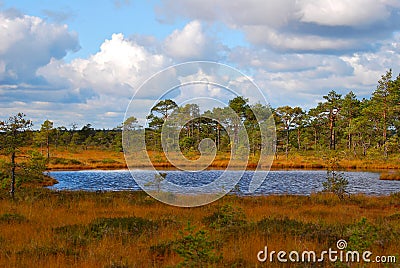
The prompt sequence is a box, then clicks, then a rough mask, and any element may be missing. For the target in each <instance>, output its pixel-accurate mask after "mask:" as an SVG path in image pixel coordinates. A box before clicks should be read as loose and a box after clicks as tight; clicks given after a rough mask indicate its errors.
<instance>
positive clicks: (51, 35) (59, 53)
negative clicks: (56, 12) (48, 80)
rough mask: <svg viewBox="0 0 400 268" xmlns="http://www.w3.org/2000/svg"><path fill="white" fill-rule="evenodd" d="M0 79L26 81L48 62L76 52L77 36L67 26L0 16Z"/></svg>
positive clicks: (19, 17) (38, 20) (27, 17)
mask: <svg viewBox="0 0 400 268" xmlns="http://www.w3.org/2000/svg"><path fill="white" fill-rule="evenodd" d="M0 40H1V42H0V79H1V80H2V81H3V82H5V81H7V82H12V81H29V80H32V79H35V78H36V70H37V69H38V68H39V67H41V66H43V65H45V64H47V63H48V62H49V61H50V59H51V58H55V59H61V58H63V57H64V56H65V55H66V54H67V52H68V51H75V50H77V49H79V43H78V35H77V34H76V33H74V32H71V31H69V30H68V27H67V26H66V25H58V24H49V23H47V22H46V21H44V20H42V19H41V18H39V17H34V16H27V15H20V14H18V13H16V12H2V13H0Z"/></svg>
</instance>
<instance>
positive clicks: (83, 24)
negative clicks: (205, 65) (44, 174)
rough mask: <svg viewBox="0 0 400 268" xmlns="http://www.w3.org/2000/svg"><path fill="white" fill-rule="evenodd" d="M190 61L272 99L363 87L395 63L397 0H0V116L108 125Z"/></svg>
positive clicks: (308, 98)
mask: <svg viewBox="0 0 400 268" xmlns="http://www.w3.org/2000/svg"><path fill="white" fill-rule="evenodd" d="M188 61H211V62H217V63H222V64H226V65H228V66H232V67H234V68H236V69H237V70H239V71H240V72H242V73H243V74H245V75H247V76H248V77H249V78H250V79H251V80H252V81H253V82H254V83H255V84H256V85H257V86H258V87H259V88H260V90H261V91H262V92H263V93H264V94H265V96H266V98H267V100H268V102H269V103H270V104H271V106H272V107H278V106H284V105H290V106H301V107H303V108H304V109H309V108H312V107H315V106H316V105H317V103H318V102H320V101H322V100H323V98H322V96H323V95H326V94H327V93H328V92H329V91H331V90H336V91H337V92H339V93H341V94H343V95H345V94H347V93H348V92H349V91H350V90H352V91H353V92H354V93H355V94H356V95H357V96H358V97H359V98H362V97H369V96H370V94H371V93H372V92H373V91H374V90H375V88H376V85H377V81H378V80H379V78H380V76H381V75H383V74H384V73H385V72H386V71H387V70H388V69H392V70H393V73H394V76H397V75H398V74H399V72H400V0H280V1H272V0H271V1H269V0H236V1H231V0H201V1H200V0H191V1H187V0H158V1H153V0H148V1H134V0H99V1H89V0H87V1H74V0H69V1H65V0H59V1H50V0H37V1H26V0H25V1H22V0H12V1H11V0H9V1H6V0H5V1H1V0H0V120H4V119H6V118H8V117H9V116H11V115H14V114H16V113H18V112H23V113H25V114H26V115H27V117H28V118H30V119H32V120H33V122H34V125H35V128H40V124H41V123H43V121H44V120H46V119H48V120H51V121H53V122H54V124H55V126H56V127H57V126H66V127H67V128H68V127H71V126H72V124H76V125H77V126H78V127H82V126H83V125H85V124H88V123H90V124H92V126H94V127H96V128H114V127H116V126H118V125H120V124H121V122H123V120H124V116H125V111H126V109H127V106H128V104H129V103H130V100H131V99H132V97H133V96H134V94H135V92H136V91H137V90H138V88H139V87H140V85H141V84H142V83H144V82H145V81H146V80H147V79H148V78H149V77H151V76H153V75H154V74H156V73H158V72H160V71H161V70H163V69H165V68H167V67H169V66H171V65H174V64H180V63H184V62H188ZM185 92H186V94H189V95H190V94H191V92H190V91H189V93H188V92H187V90H186V91H185ZM195 95H196V92H193V96H195ZM244 97H246V96H244ZM136 98H139V102H138V103H152V102H154V101H155V100H156V99H157V96H155V95H151V94H147V95H146V96H142V97H138V96H136ZM146 112H147V111H143V112H142V113H141V114H138V115H135V116H136V117H138V118H139V119H142V120H143V118H144V117H145V114H146Z"/></svg>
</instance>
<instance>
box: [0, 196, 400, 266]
mask: <svg viewBox="0 0 400 268" xmlns="http://www.w3.org/2000/svg"><path fill="white" fill-rule="evenodd" d="M0 194H1V196H0V247H1V252H0V266H1V267H64V266H75V267H174V266H176V265H178V264H185V265H183V267H186V266H190V264H191V263H192V262H194V263H201V264H202V265H201V266H202V267H208V266H211V267H256V266H258V267H264V266H265V267H271V266H276V267H278V266H280V264H278V263H274V264H273V265H271V264H269V263H267V264H261V263H259V262H258V261H257V253H258V252H259V251H260V250H262V249H264V246H268V249H269V250H276V251H279V250H285V251H288V252H289V251H292V250H298V251H300V252H301V251H305V250H315V251H316V252H321V251H322V250H328V248H332V249H336V241H337V240H339V239H345V240H346V241H347V242H348V249H352V250H370V251H371V252H373V254H374V255H373V256H376V255H397V265H398V264H399V262H400V257H399V252H400V195H399V194H393V195H391V196H384V197H366V196H363V195H357V196H351V197H350V198H347V199H346V200H344V201H340V200H339V199H338V198H337V197H336V196H333V195H328V194H313V195H311V196H310V197H307V196H267V197H251V198H248V197H236V196H226V197H224V198H222V199H220V200H219V201H217V202H214V203H212V204H209V205H206V206H203V207H199V208H177V207H172V206H168V205H165V204H162V203H160V202H158V201H155V200H154V199H152V198H150V197H148V196H147V195H146V194H145V193H143V192H114V193H113V192H107V193H89V192H51V191H49V190H47V189H25V190H20V191H19V192H18V193H17V196H16V200H15V201H12V200H10V199H9V197H8V195H7V193H6V192H1V193H0ZM188 223H190V226H193V228H192V227H189V228H188ZM185 260H186V263H185ZM305 265H306V266H310V264H304V263H301V264H291V265H287V266H292V267H304V266H305ZM321 265H326V266H327V267H342V266H341V265H340V264H339V263H336V264H330V263H328V262H325V263H322V264H321ZM371 266H372V267H373V266H374V265H371ZM376 267H378V265H376ZM388 267H392V266H388Z"/></svg>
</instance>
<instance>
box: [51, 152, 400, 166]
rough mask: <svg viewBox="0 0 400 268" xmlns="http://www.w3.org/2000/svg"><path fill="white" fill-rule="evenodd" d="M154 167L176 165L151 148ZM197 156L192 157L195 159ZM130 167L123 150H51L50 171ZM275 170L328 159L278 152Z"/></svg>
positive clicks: (224, 160)
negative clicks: (286, 155) (286, 154)
mask: <svg viewBox="0 0 400 268" xmlns="http://www.w3.org/2000/svg"><path fill="white" fill-rule="evenodd" d="M148 155H149V157H150V160H151V163H152V166H154V167H156V168H173V166H172V165H171V163H169V162H168V160H167V159H166V157H165V155H164V154H163V153H161V152H153V151H149V152H148ZM196 157H198V156H196V155H194V156H192V157H191V159H196ZM229 159H230V155H229V154H228V153H220V154H218V155H217V156H216V158H215V159H214V161H213V162H212V164H211V165H210V168H226V167H227V166H228V164H229ZM130 161H131V162H130V165H131V166H132V167H138V168H146V167H151V165H149V163H148V161H147V160H145V159H138V158H137V157H132V158H131V159H130ZM261 164H262V167H263V168H265V167H266V163H261ZM339 165H340V167H341V168H343V169H369V170H372V169H376V170H378V169H399V168H400V158H399V157H397V156H395V155H393V156H392V157H391V158H390V159H384V158H379V157H376V158H373V159H370V158H354V157H350V156H344V157H343V158H342V159H340V160H339ZM233 166H238V167H239V166H243V162H237V163H233ZM256 166H257V162H256V159H255V158H253V157H251V158H250V160H249V162H248V163H247V167H248V168H250V169H252V168H255V167H256ZM121 168H127V165H126V162H125V157H124V154H123V152H115V151H111V150H100V149H96V148H89V149H88V150H83V149H79V148H78V149H73V150H55V149H54V148H53V149H52V150H51V160H50V163H49V164H48V169H49V170H56V169H75V170H78V169H121ZM271 168H272V169H282V168H293V169H325V168H327V161H326V159H325V158H324V157H323V156H322V155H321V154H319V153H315V152H307V153H301V154H300V153H296V152H294V153H290V154H289V157H288V158H286V157H285V155H284V154H278V155H277V156H276V157H275V158H274V161H273V163H272V166H271Z"/></svg>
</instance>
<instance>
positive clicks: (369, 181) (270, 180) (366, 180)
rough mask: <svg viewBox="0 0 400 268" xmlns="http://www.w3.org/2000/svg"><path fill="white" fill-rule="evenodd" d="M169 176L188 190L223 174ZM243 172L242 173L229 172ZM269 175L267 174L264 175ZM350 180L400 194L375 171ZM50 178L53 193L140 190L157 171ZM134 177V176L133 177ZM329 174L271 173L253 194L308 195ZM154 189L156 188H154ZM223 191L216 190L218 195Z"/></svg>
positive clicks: (243, 189)
mask: <svg viewBox="0 0 400 268" xmlns="http://www.w3.org/2000/svg"><path fill="white" fill-rule="evenodd" d="M163 172H165V173H166V174H167V176H166V181H168V182H170V183H173V184H176V185H180V186H185V187H199V186H203V185H206V184H209V183H210V182H212V181H214V180H216V179H217V178H218V177H219V176H220V175H221V174H222V173H223V171H219V170H207V171H201V172H184V171H163ZM230 172H240V171H230ZM253 173H254V172H253V171H246V172H244V174H243V176H242V178H241V179H240V181H239V183H238V185H237V187H236V189H235V190H234V192H235V191H236V192H237V193H239V194H244V195H245V194H248V185H249V183H250V181H251V179H252V175H253ZM265 174H267V173H265ZM341 174H342V176H343V177H344V178H346V179H347V180H348V181H349V185H348V188H347V190H348V192H349V193H364V194H368V195H388V194H390V193H393V192H400V181H384V180H379V173H375V172H342V173H341ZM50 176H52V177H53V178H55V179H56V180H58V182H59V183H58V184H56V185H54V186H51V187H49V188H51V189H54V190H85V191H97V190H102V191H121V190H132V191H138V190H141V188H140V187H139V186H138V184H137V183H136V182H135V180H134V179H133V177H137V178H139V177H140V178H143V177H146V176H147V177H149V178H154V171H148V170H137V171H133V172H132V174H131V173H130V172H129V171H128V170H113V171H103V170H85V171H53V172H50ZM132 176H133V177H132ZM325 180H326V171H322V170H290V171H287V170H279V171H270V172H269V173H268V175H267V177H266V179H265V181H264V182H263V183H262V185H261V186H260V187H259V188H258V189H257V190H256V191H255V192H254V193H252V194H254V195H269V194H298V195H309V194H311V193H313V192H318V191H321V190H322V189H323V187H322V183H323V182H324V181H325ZM154 187H155V186H154ZM220 190H221V189H215V192H218V191H220Z"/></svg>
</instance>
